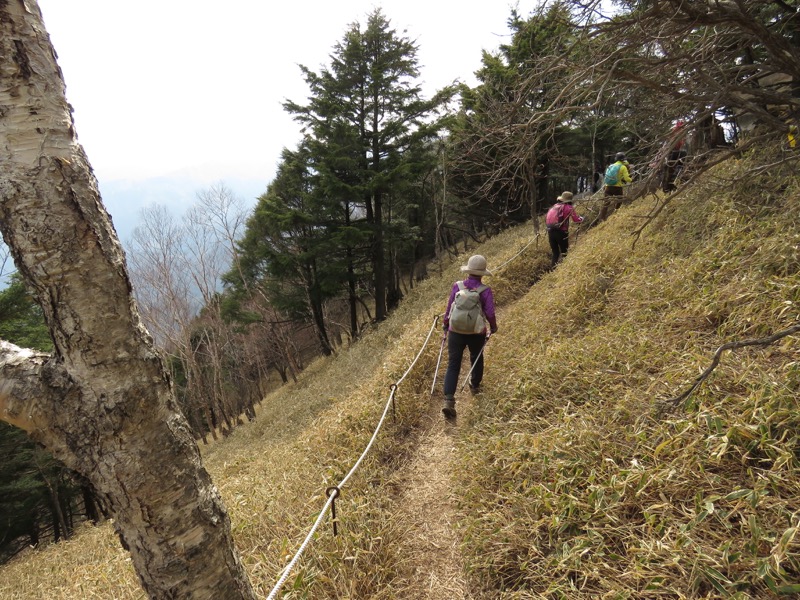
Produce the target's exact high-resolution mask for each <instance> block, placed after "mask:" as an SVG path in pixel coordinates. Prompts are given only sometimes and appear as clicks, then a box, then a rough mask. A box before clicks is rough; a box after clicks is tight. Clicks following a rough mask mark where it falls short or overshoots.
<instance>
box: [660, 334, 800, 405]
mask: <svg viewBox="0 0 800 600" xmlns="http://www.w3.org/2000/svg"><path fill="white" fill-rule="evenodd" d="M798 331H800V324H797V325H794V326H792V327H789V328H788V329H784V330H783V331H779V332H778V333H774V334H772V335H771V336H769V337H764V338H758V339H754V340H742V341H740V342H728V343H727V344H723V345H722V346H720V347H719V348H717V351H716V352H714V358H713V359H712V361H711V364H710V365H709V367H708V368H707V369H706V370H705V371H703V372H702V373H701V374H700V375H699V376H698V377H697V379H695V381H694V383H693V384H692V386H691V387H690V388H689V389H688V390H686V391H685V392H683V393H682V394H681V395H679V396H675V397H674V398H669V399H667V400H665V401H664V403H665V404H671V405H673V406H675V405H677V404H679V403H681V402H683V401H684V400H686V399H687V398H688V397H689V396H691V395H692V394H693V393H694V391H695V390H696V389H697V388H698V387H699V386H700V384H701V383H703V381H705V380H706V379H708V377H709V376H710V375H711V373H712V371H713V370H714V369H716V368H717V365H719V361H720V357H721V356H722V353H723V352H725V350H735V349H737V348H744V347H745V346H769V345H770V344H772V343H774V342H776V341H778V340H779V339H781V338H785V337H786V336H787V335H792V334H793V333H797V332H798Z"/></svg>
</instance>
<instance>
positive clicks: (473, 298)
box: [449, 281, 489, 334]
mask: <svg viewBox="0 0 800 600" xmlns="http://www.w3.org/2000/svg"><path fill="white" fill-rule="evenodd" d="M457 284H458V291H457V292H456V297H455V299H454V300H453V304H452V306H450V316H449V322H450V331H455V332H456V333H466V334H470V333H481V332H482V331H483V330H484V328H485V327H486V319H485V318H484V316H483V307H482V306H481V292H482V291H483V290H485V289H486V288H487V287H489V286H487V285H483V284H481V285H479V286H478V287H477V288H475V289H474V290H471V289H469V288H468V287H467V286H466V285H465V284H464V282H463V281H458V282H457Z"/></svg>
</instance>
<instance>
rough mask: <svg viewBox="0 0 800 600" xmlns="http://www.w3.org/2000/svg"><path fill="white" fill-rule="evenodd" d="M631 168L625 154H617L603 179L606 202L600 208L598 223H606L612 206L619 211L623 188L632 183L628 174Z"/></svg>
mask: <svg viewBox="0 0 800 600" xmlns="http://www.w3.org/2000/svg"><path fill="white" fill-rule="evenodd" d="M629 166H630V165H629V164H628V161H627V160H626V159H625V153H624V152H617V154H616V156H614V162H613V163H612V164H610V165H608V168H607V169H606V172H605V176H604V179H603V196H604V200H603V206H602V207H601V208H600V214H599V215H598V216H597V220H598V221H604V220H605V219H606V217H607V216H608V215H609V214H610V213H611V210H610V209H611V205H612V204H613V205H614V207H613V208H614V210H616V209H618V208H619V207H620V205H621V204H622V190H623V187H624V186H625V185H627V184H629V183H630V182H631V181H632V179H631V175H630V173H629V172H628V167H629Z"/></svg>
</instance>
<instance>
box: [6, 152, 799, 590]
mask: <svg viewBox="0 0 800 600" xmlns="http://www.w3.org/2000/svg"><path fill="white" fill-rule="evenodd" d="M774 158H776V157H775V156H770V155H769V154H768V153H763V154H761V155H760V156H759V157H758V160H756V158H755V157H752V156H751V157H745V158H743V159H742V160H741V161H738V162H737V163H736V164H730V165H723V166H722V167H721V168H718V169H717V170H716V171H714V172H713V173H712V174H711V175H710V176H709V177H707V178H705V179H704V180H703V183H702V184H700V185H698V186H696V187H694V188H693V189H691V190H688V191H687V192H686V193H685V194H683V195H681V196H679V197H677V198H676V199H675V200H673V201H672V203H671V204H670V205H669V206H668V208H667V209H666V210H665V211H664V212H662V214H661V215H660V216H659V217H658V218H657V219H656V220H655V221H654V222H653V223H651V224H649V225H648V226H647V227H646V229H645V230H644V232H643V235H642V236H641V237H640V238H639V239H638V241H637V243H636V244H635V245H634V244H633V238H632V237H631V235H630V232H631V231H633V230H635V229H636V228H638V227H639V226H641V224H642V222H643V220H642V216H643V215H645V214H647V213H648V212H649V210H650V209H651V208H652V205H653V203H652V202H653V201H652V200H642V201H638V202H636V203H634V204H633V205H631V206H627V207H625V208H623V209H622V210H621V211H619V212H618V213H617V214H615V215H614V216H613V217H612V218H611V219H610V220H609V221H608V222H606V223H604V224H602V225H600V226H598V227H595V228H593V229H591V230H589V231H588V232H582V233H581V234H580V238H579V242H578V244H576V245H575V246H574V247H573V249H572V250H571V252H570V256H569V259H568V260H567V261H566V262H565V263H563V264H562V265H560V266H559V267H558V268H557V269H556V270H555V271H553V272H549V273H547V265H548V263H549V258H548V250H547V249H546V248H545V246H546V243H544V242H542V241H540V242H539V243H538V244H534V245H531V246H529V247H527V248H526V249H525V251H524V252H522V254H520V255H519V256H516V255H517V253H518V252H519V251H520V250H521V249H522V248H523V247H525V246H526V245H527V244H528V242H529V241H530V233H531V232H530V227H529V226H526V227H522V228H517V229H514V230H510V231H507V232H505V233H503V234H502V235H500V236H498V237H496V238H493V239H492V240H490V241H488V242H487V243H486V244H484V245H482V246H481V247H480V248H479V251H480V252H481V253H483V254H485V255H486V256H487V257H489V261H490V266H491V265H498V264H501V263H504V262H505V261H508V260H510V262H508V264H506V265H505V266H504V268H503V269H502V270H501V271H500V272H498V273H497V275H496V276H494V277H492V278H491V279H490V280H488V282H489V283H491V284H492V286H493V288H494V289H495V293H496V297H497V300H498V304H499V306H500V308H501V311H502V312H501V319H500V331H499V333H498V335H497V336H495V337H494V338H493V339H492V342H491V344H490V346H488V347H487V351H486V352H487V373H486V379H485V384H486V388H487V389H486V391H485V393H484V394H483V395H481V396H478V397H476V398H475V399H474V400H473V401H472V403H471V406H470V410H469V411H468V412H467V413H465V415H464V417H463V418H462V419H461V421H460V422H459V424H458V435H457V436H455V437H454V438H453V443H454V444H455V447H456V452H455V453H454V455H455V457H456V458H455V459H454V460H449V461H448V462H449V463H452V467H451V468H452V469H453V472H452V474H450V473H448V476H450V475H452V481H451V484H450V486H451V487H450V490H449V494H450V495H452V497H454V498H456V499H457V501H458V515H457V516H458V523H459V527H458V530H457V535H458V538H457V539H460V540H461V545H460V547H461V554H462V559H463V580H464V581H466V582H468V585H469V587H471V597H474V598H507V599H511V598H540V597H544V598H615V599H617V598H620V599H621V598H656V597H658V598H705V597H708V598H712V597H720V598H721V597H735V598H769V597H777V594H778V593H779V592H781V591H783V592H786V593H790V592H792V591H797V588H792V587H790V586H793V585H797V584H800V555H799V554H798V541H796V537H795V533H796V527H797V525H798V519H799V518H800V516H799V514H800V513H798V511H800V489H798V487H799V485H800V484H798V467H799V466H800V465H798V456H800V410H799V409H800V407H798V397H799V396H800V394H798V391H799V390H798V387H800V367H799V366H798V365H800V363H799V362H798V359H799V358H800V352H799V351H798V337H797V336H793V337H786V338H784V339H782V340H781V341H779V342H778V343H776V344H774V345H771V346H769V347H766V348H759V347H755V348H748V349H742V350H736V351H734V352H730V353H727V354H726V355H724V356H723V358H722V363H721V365H720V366H719V367H718V368H717V369H716V370H715V371H714V373H713V374H712V375H711V377H710V378H709V379H708V380H707V381H706V382H704V384H703V385H701V386H700V388H699V389H698V390H697V391H696V392H695V393H694V394H693V395H692V396H691V397H690V398H689V399H688V400H687V401H686V402H685V403H683V404H681V405H679V406H673V407H666V408H668V409H669V410H665V405H664V403H663V400H664V399H666V398H670V397H674V396H676V395H677V394H678V393H680V392H681V391H683V390H684V389H686V387H687V386H688V385H689V384H691V382H692V381H693V379H694V378H695V377H696V376H697V374H698V373H699V372H700V371H702V370H703V369H704V368H705V367H706V366H708V364H709V362H710V359H711V356H712V355H713V353H714V350H715V349H716V348H717V347H718V346H720V345H721V344H722V343H725V342H728V341H731V340H736V339H746V338H753V337H760V336H763V335H767V334H769V333H772V332H775V331H778V330H780V329H782V328H786V327H788V326H790V325H792V324H795V323H797V321H798V306H800V297H799V296H800V292H798V290H800V285H798V284H799V283H800V281H798V279H799V277H798V264H800V217H799V216H798V214H800V212H799V211H800V185H799V182H798V176H797V174H796V173H795V172H794V170H791V169H785V170H781V168H773V169H772V170H771V171H769V173H768V174H767V175H766V176H765V175H761V176H759V177H758V179H756V178H755V177H753V176H752V175H749V176H744V175H743V174H745V173H748V172H752V169H754V168H756V167H757V166H758V165H759V164H763V163H765V162H770V161H772V160H773V159H774ZM756 182H757V183H756ZM579 209H580V206H579ZM471 251H472V250H471ZM511 259H513V260H511ZM463 262H465V257H464V256H461V257H458V258H456V259H455V260H454V261H453V262H452V263H451V264H448V265H444V270H443V274H442V276H441V277H440V276H439V275H438V273H437V274H433V275H432V276H431V277H430V278H429V279H428V280H426V281H425V282H423V283H422V284H421V285H419V286H418V287H417V288H416V289H415V290H413V292H412V293H411V294H410V295H409V296H408V298H406V299H405V301H404V302H403V304H402V306H401V308H400V309H399V310H398V311H396V312H395V313H394V314H393V315H392V316H391V318H390V319H389V320H388V321H387V322H386V323H384V324H381V325H380V326H379V327H376V328H374V329H373V330H372V331H371V332H370V333H369V334H368V335H367V336H366V337H365V338H364V339H363V340H362V341H360V342H359V343H357V344H355V345H354V346H353V347H352V348H351V349H350V350H349V351H347V352H342V353H340V354H339V355H338V356H336V357H333V358H330V359H326V360H320V361H318V362H317V363H315V364H314V365H312V366H311V367H310V368H309V369H308V370H307V371H306V372H305V373H304V374H303V376H302V378H301V381H300V382H299V383H298V384H295V385H288V386H285V387H284V388H282V389H281V390H279V391H277V392H275V393H273V394H271V395H270V396H269V397H267V398H266V399H265V401H264V404H263V407H262V408H261V410H260V412H259V416H258V420H257V421H256V422H255V423H252V424H249V425H246V426H243V427H241V428H240V429H238V430H237V431H236V432H235V433H234V434H233V435H232V436H231V437H229V438H228V439H226V440H224V441H222V442H219V443H217V444H215V445H213V446H211V447H208V448H205V449H204V455H205V460H206V464H207V466H208V468H209V471H210V472H211V474H212V476H213V477H214V480H215V481H216V482H217V485H218V487H219V488H220V491H221V493H222V495H223V497H224V500H225V503H226V505H227V506H228V508H229V511H230V513H231V519H232V522H233V527H234V535H235V539H236V543H237V545H238V547H239V550H240V552H241V554H242V557H243V560H244V561H245V563H246V565H247V569H248V572H249V573H250V576H251V578H252V581H253V583H254V585H255V587H256V589H257V591H258V593H259V594H260V595H261V596H266V594H267V593H268V592H269V591H270V589H271V588H272V586H273V584H274V583H275V580H276V578H277V574H278V573H279V572H280V570H281V569H282V568H283V567H284V566H285V565H286V563H287V562H288V560H289V559H290V557H291V556H292V555H293V553H294V552H295V550H296V549H297V547H298V545H299V543H300V541H302V539H303V537H304V536H305V534H306V532H307V531H308V529H309V527H310V525H311V524H312V522H313V520H314V518H315V517H316V515H317V513H318V511H319V510H320V509H321V507H322V506H323V504H324V501H325V489H326V487H327V486H329V485H334V484H336V483H337V482H338V481H339V480H340V478H341V477H342V476H343V475H344V474H345V473H346V472H347V471H348V470H349V469H350V467H351V466H352V464H353V462H354V461H355V460H356V459H357V458H358V456H359V454H360V453H361V451H362V450H363V448H364V446H365V445H366V443H367V441H368V440H369V438H370V436H371V435H372V431H373V429H374V426H375V424H376V423H377V420H378V418H379V416H380V414H381V412H382V410H383V407H384V405H385V403H386V400H387V398H388V396H389V386H390V385H391V383H393V382H394V381H396V380H397V378H398V377H399V376H400V375H401V374H402V373H403V372H404V371H405V369H406V368H407V366H408V365H409V364H410V362H411V360H412V359H413V357H414V355H415V354H416V352H417V351H418V350H419V347H420V345H421V343H422V341H423V340H424V339H425V336H426V335H427V332H428V330H429V328H430V326H431V323H432V321H433V318H434V316H435V315H436V314H438V313H441V311H442V309H443V308H444V299H445V295H446V293H447V291H448V290H449V286H450V284H451V283H452V281H453V280H454V279H456V278H457V277H458V275H459V272H458V265H459V264H463ZM432 273H433V271H432ZM437 354H438V340H437V339H436V338H434V343H432V344H431V345H430V346H429V347H428V348H427V349H426V351H425V353H424V354H423V356H422V357H421V359H420V362H419V363H418V364H417V366H416V367H415V369H414V370H413V371H412V372H411V374H410V376H409V377H408V378H407V379H406V380H405V381H404V382H403V383H402V385H401V386H400V388H399V389H398V393H397V403H396V409H397V415H396V419H389V421H388V422H387V424H386V427H385V429H384V431H383V432H382V433H381V435H380V436H379V437H378V440H377V443H376V446H375V448H374V451H373V452H372V453H371V454H370V456H369V457H368V458H367V460H365V462H364V463H363V465H362V467H361V469H360V470H359V471H358V472H357V473H356V474H355V475H354V476H353V478H352V479H351V480H350V481H349V483H348V485H347V486H346V487H345V489H344V490H343V494H342V497H341V498H340V499H339V500H338V501H337V513H338V516H339V518H340V530H339V532H340V533H339V535H338V536H337V537H333V536H332V535H331V531H330V527H329V526H328V525H325V526H324V527H323V528H322V530H320V532H319V534H318V535H317V537H316V539H315V540H314V543H313V544H312V545H311V546H310V548H309V550H308V551H307V553H306V556H305V558H304V559H303V561H302V562H301V563H300V565H299V567H298V569H297V570H296V572H295V573H294V574H293V575H292V577H291V579H290V580H289V582H288V583H287V585H286V586H285V588H284V589H285V590H286V595H285V596H284V597H285V598H315V599H316V598H353V599H355V598H382V599H389V598H397V599H400V598H408V597H410V596H409V594H410V592H409V590H410V586H411V585H412V583H413V580H414V578H415V574H417V573H418V572H419V566H420V565H419V561H421V560H425V561H429V560H431V558H430V555H429V554H421V555H420V556H415V555H414V554H413V552H409V549H410V548H414V547H415V544H413V543H409V538H413V537H414V536H418V535H420V534H419V532H418V531H415V530H414V526H413V525H412V522H413V521H412V520H411V519H406V518H398V515H401V514H403V507H402V504H403V502H404V501H407V498H408V494H409V490H408V489H407V488H406V485H407V484H408V482H410V481H414V476H413V474H412V473H411V471H413V470H414V468H415V467H414V465H415V464H417V463H418V462H419V458H420V453H419V452H417V450H416V449H417V447H418V446H419V445H420V444H422V445H424V444H426V443H428V442H427V440H428V439H429V438H430V437H432V436H431V435H430V432H431V420H430V415H431V406H430V405H431V399H430V395H429V391H430V381H431V377H432V375H433V370H434V367H435V363H436V356H437ZM436 401H437V402H438V398H436ZM434 410H435V409H434ZM433 437H435V436H433ZM412 491H413V490H412ZM143 597H144V596H143V594H142V592H141V591H140V590H139V588H138V585H137V582H136V578H135V575H134V573H133V571H132V569H131V568H130V564H129V562H128V560H127V558H126V555H125V553H124V551H122V550H121V548H119V546H118V544H117V542H116V539H115V536H114V534H113V532H112V529H111V527H110V526H103V527H99V528H94V529H90V528H86V529H84V530H83V531H82V532H81V533H80V534H79V535H78V536H76V537H75V538H74V539H73V540H71V541H69V542H67V543H62V544H58V545H56V546H52V547H48V548H44V549H41V550H35V551H31V552H29V553H27V554H26V555H25V556H22V557H20V558H19V559H18V560H15V561H14V562H12V563H11V564H9V565H5V566H4V567H0V598H3V599H10V600H23V599H24V600H29V599H39V598H48V599H54V600H61V599H63V600H67V599H69V600H74V599H82V598H115V599H118V600H127V599H141V598H143Z"/></svg>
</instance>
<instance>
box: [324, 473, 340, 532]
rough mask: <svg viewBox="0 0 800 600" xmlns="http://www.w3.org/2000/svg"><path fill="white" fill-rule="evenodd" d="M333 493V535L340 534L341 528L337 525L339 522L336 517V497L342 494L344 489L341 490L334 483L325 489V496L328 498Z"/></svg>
mask: <svg viewBox="0 0 800 600" xmlns="http://www.w3.org/2000/svg"><path fill="white" fill-rule="evenodd" d="M331 494H333V499H332V500H331V520H332V521H333V535H338V534H339V530H338V529H337V527H336V523H337V522H338V521H337V519H336V499H337V498H338V497H339V496H340V495H341V494H342V490H340V489H339V487H338V486H335V485H332V486H331V487H329V488H327V489H326V490H325V496H326V497H327V498H330V497H331Z"/></svg>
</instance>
